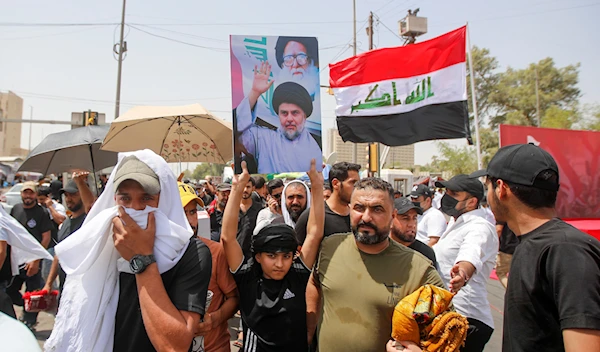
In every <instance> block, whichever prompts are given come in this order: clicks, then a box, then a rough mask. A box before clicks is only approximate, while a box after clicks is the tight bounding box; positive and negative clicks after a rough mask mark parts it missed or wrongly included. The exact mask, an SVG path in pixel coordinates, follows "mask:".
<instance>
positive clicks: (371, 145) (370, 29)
mask: <svg viewBox="0 0 600 352" xmlns="http://www.w3.org/2000/svg"><path fill="white" fill-rule="evenodd" d="M373 32H374V30H373V12H371V13H369V27H368V28H367V35H368V36H369V50H373ZM373 149H374V152H373V154H375V155H376V158H369V162H371V163H372V162H376V163H377V176H380V175H381V162H380V160H379V159H380V154H379V150H380V148H379V143H369V155H372V153H371V151H372V150H373ZM373 159H375V160H373Z"/></svg>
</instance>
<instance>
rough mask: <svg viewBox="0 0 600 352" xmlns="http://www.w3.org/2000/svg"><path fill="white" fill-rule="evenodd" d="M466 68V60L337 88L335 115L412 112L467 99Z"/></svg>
mask: <svg viewBox="0 0 600 352" xmlns="http://www.w3.org/2000/svg"><path fill="white" fill-rule="evenodd" d="M466 70H467V66H466V63H464V62H461V63H458V64H456V65H452V66H449V67H446V68H443V69H441V70H438V71H435V72H430V73H428V74H425V75H420V76H415V77H410V78H402V79H394V80H387V81H381V82H373V83H369V84H362V85H359V86H350V87H344V88H334V89H333V92H334V94H335V100H336V103H337V106H336V109H335V114H336V115H337V116H381V115H391V114H398V113H404V112H409V111H413V110H415V109H418V108H420V107H423V106H426V105H430V104H443V103H450V102H456V101H463V100H467V80H466V76H467V71H466ZM376 86H377V88H375V87H376ZM394 87H395V93H394ZM369 95H370V97H369ZM411 97H412V98H411ZM367 100H369V101H367ZM411 100H412V101H411Z"/></svg>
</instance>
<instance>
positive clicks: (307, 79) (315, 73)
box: [277, 62, 319, 99]
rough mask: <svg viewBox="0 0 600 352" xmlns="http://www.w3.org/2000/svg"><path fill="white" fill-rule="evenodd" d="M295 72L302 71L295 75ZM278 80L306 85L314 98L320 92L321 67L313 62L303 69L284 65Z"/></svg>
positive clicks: (279, 81)
mask: <svg viewBox="0 0 600 352" xmlns="http://www.w3.org/2000/svg"><path fill="white" fill-rule="evenodd" d="M292 71H293V72H292ZM294 72H301V74H295V75H294ZM277 81H278V83H279V84H281V83H284V82H294V83H298V84H299V85H301V86H302V87H304V89H306V91H307V92H308V94H309V95H310V96H311V98H312V99H314V97H315V93H316V92H318V89H319V68H318V67H316V66H315V65H314V64H313V63H312V62H311V63H310V65H308V67H307V68H306V70H304V69H302V68H301V67H298V68H287V67H285V66H284V67H283V68H282V69H281V70H280V71H279V76H278V77H277Z"/></svg>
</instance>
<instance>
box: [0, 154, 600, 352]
mask: <svg viewBox="0 0 600 352" xmlns="http://www.w3.org/2000/svg"><path fill="white" fill-rule="evenodd" d="M317 169H319V168H317V165H316V162H315V160H314V159H313V160H312V162H311V169H310V171H309V172H308V173H307V174H308V177H309V180H310V181H309V182H303V181H300V180H291V181H289V182H284V181H283V180H281V179H273V180H269V181H266V180H265V179H264V178H262V177H261V176H254V177H251V175H250V174H249V172H248V169H247V167H246V164H245V162H242V173H241V174H239V175H235V176H234V177H233V179H232V180H231V182H230V183H219V184H213V182H212V180H211V179H210V178H209V179H207V180H204V181H203V182H201V183H198V184H194V183H190V182H188V183H186V182H178V180H177V179H176V178H175V176H174V175H173V173H172V171H171V170H170V169H169V167H168V165H167V164H166V162H165V161H164V160H163V159H162V158H161V157H160V156H158V155H156V154H154V153H153V152H150V151H147V150H145V151H137V152H132V153H121V154H120V156H119V162H118V163H117V165H116V166H115V168H114V171H113V173H112V174H111V175H110V177H109V178H108V179H104V180H103V184H102V187H101V189H102V193H101V194H100V195H99V196H95V195H94V193H93V192H92V190H91V189H90V187H89V186H88V185H87V183H86V180H87V178H88V174H87V173H85V172H80V173H77V174H73V177H72V179H70V180H68V181H66V183H65V185H64V187H62V188H60V189H59V192H57V193H58V195H57V196H55V195H54V194H53V192H52V190H51V189H50V188H48V187H40V186H39V185H38V184H37V183H34V182H26V183H24V184H23V187H22V189H21V197H22V200H23V202H22V203H21V204H18V205H16V206H15V207H14V208H13V209H12V211H11V214H10V215H8V214H6V213H5V212H4V211H3V210H2V211H1V213H0V225H1V227H0V265H1V267H0V309H1V310H2V312H3V313H4V314H7V315H9V316H12V317H16V315H15V312H14V310H13V304H15V305H21V306H22V305H23V303H24V302H23V298H22V295H21V293H20V292H21V291H22V286H23V284H25V286H26V291H36V290H40V289H43V290H45V291H47V292H49V291H52V290H53V289H54V288H58V290H59V291H60V295H61V296H60V303H59V308H58V313H57V315H56V319H55V325H54V329H53V331H52V334H51V336H50V338H49V339H48V340H47V341H46V345H45V349H46V350H48V351H84V350H85V351H87V350H89V351H99V350H102V351H105V350H113V351H152V350H158V351H162V350H178V351H179V350H181V351H186V350H190V351H217V352H221V351H230V335H229V330H228V322H229V321H230V319H232V318H233V317H234V316H235V315H236V313H238V312H239V315H240V317H241V326H240V335H239V338H238V341H236V344H237V345H238V346H239V347H240V350H243V351H245V352H254V351H303V352H306V351H317V350H318V351H349V350H350V351H384V350H385V351H396V350H401V349H406V350H409V351H420V350H421V349H420V347H419V346H418V345H417V344H415V343H413V342H410V341H393V340H390V336H391V329H392V315H393V313H394V308H395V307H396V305H397V304H398V302H399V301H400V300H402V299H403V298H404V297H406V296H408V295H410V294H411V293H413V292H415V291H416V290H418V289H419V288H420V287H422V286H424V285H433V286H437V287H440V288H445V289H448V290H449V291H450V292H452V293H453V294H454V298H453V300H452V303H453V309H454V310H455V311H456V312H458V313H460V314H461V315H463V316H464V317H465V318H466V319H467V321H468V332H467V337H466V341H465V343H464V345H463V346H462V347H461V348H460V351H483V349H484V347H485V345H486V343H487V342H488V341H489V340H490V337H491V335H492V333H493V331H494V329H497V328H499V327H496V326H494V321H493V318H492V313H491V310H490V304H489V302H488V299H487V289H486V283H487V280H488V278H489V277H490V274H491V272H492V270H493V269H494V267H496V271H497V274H498V277H499V279H500V281H501V283H502V284H503V285H504V287H506V289H507V291H506V298H505V312H504V323H503V350H504V351H533V350H536V349H537V350H542V351H597V350H600V319H599V317H600V242H599V241H597V240H596V239H594V238H593V237H591V236H589V235H587V234H584V233H582V232H581V231H579V230H577V229H575V228H573V227H571V226H570V225H567V224H566V223H565V222H563V221H562V220H560V219H558V218H557V217H556V214H555V211H554V205H555V202H556V196H557V192H558V188H559V172H558V167H557V165H556V163H555V161H554V160H553V159H552V157H551V156H550V155H549V154H548V153H547V152H545V151H544V150H543V149H541V148H539V147H536V146H533V145H528V144H525V145H515V146H509V147H504V148H501V149H500V150H499V151H498V153H497V154H496V155H495V156H494V157H493V158H492V160H491V161H490V163H489V166H488V168H487V169H486V170H481V171H479V172H476V173H474V174H471V175H456V176H454V177H453V178H451V179H449V180H447V181H438V182H436V183H435V184H434V185H432V186H435V188H431V187H428V186H427V185H417V186H415V187H414V188H413V189H412V192H411V193H410V194H409V195H407V196H404V195H398V193H397V192H396V190H394V189H393V188H392V186H391V185H390V184H389V183H388V182H386V181H384V180H382V179H379V178H374V177H367V178H362V179H361V178H360V177H359V172H360V165H357V164H353V163H348V162H340V163H337V164H334V165H332V167H331V170H330V172H329V174H328V175H326V176H328V177H327V178H326V179H327V182H326V183H325V181H324V177H323V175H322V174H321V173H320V172H318V171H317ZM482 178H484V180H485V182H482V181H481V180H482ZM439 190H443V192H439ZM203 209H206V210H207V212H208V214H209V216H210V234H209V236H199V233H198V226H199V225H198V217H199V211H200V210H203ZM490 214H491V217H490ZM511 262H512V265H511ZM44 267H45V268H44ZM43 269H45V270H43ZM44 271H45V272H44ZM43 272H44V273H43ZM57 281H58V285H56V284H55V283H56V282H57ZM7 302H8V304H7ZM18 318H19V319H20V320H21V321H22V322H23V323H24V325H23V326H27V327H28V328H30V329H31V330H35V325H36V320H37V313H35V312H27V311H24V312H23V314H22V315H21V316H20V317H18ZM5 321H6V319H5V317H4V315H3V314H0V323H4V322H5ZM15 322H16V320H15ZM6 331H9V330H6ZM10 331H13V330H10ZM0 334H1V332H0ZM14 336H22V333H21V335H20V334H17V333H15V334H14ZM15 338H16V337H15ZM7 339H8V340H10V339H12V337H11V336H9V335H5V334H3V340H4V341H5V340H7ZM18 343H19V344H21V346H24V344H27V343H28V342H27V341H26V339H21V338H20V340H19V342H18ZM32 343H35V341H34V342H32ZM16 344H17V342H13V345H16ZM32 348H33V347H32Z"/></svg>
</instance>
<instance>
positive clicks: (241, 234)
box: [236, 196, 263, 258]
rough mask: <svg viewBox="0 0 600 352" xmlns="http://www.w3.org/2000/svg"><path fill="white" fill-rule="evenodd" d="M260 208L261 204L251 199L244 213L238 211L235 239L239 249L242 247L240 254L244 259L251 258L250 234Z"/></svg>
mask: <svg viewBox="0 0 600 352" xmlns="http://www.w3.org/2000/svg"><path fill="white" fill-rule="evenodd" d="M259 198H260V196H259ZM262 208H263V207H262V203H261V202H260V201H256V200H254V199H253V200H252V206H251V207H250V209H248V211H247V212H246V213H243V212H241V211H240V217H239V220H238V231H237V235H236V239H237V241H238V243H239V244H240V247H242V252H243V253H244V257H246V258H249V257H251V256H252V251H251V247H252V233H253V232H254V228H255V227H256V219H257V218H258V213H259V212H260V211H261V210H262Z"/></svg>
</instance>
